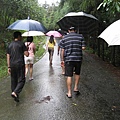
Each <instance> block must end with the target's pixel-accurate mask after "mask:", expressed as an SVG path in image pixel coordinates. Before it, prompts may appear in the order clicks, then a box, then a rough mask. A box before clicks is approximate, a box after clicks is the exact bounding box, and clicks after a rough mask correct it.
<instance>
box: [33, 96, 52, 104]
mask: <svg viewBox="0 0 120 120" xmlns="http://www.w3.org/2000/svg"><path fill="white" fill-rule="evenodd" d="M51 99H52V97H51V96H46V97H43V99H42V100H36V101H35V103H39V104H40V103H43V102H45V103H48V102H49V101H50V100H51Z"/></svg>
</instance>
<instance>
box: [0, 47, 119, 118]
mask: <svg viewBox="0 0 120 120" xmlns="http://www.w3.org/2000/svg"><path fill="white" fill-rule="evenodd" d="M56 50H57V46H56ZM56 50H55V53H54V58H53V65H52V66H49V61H48V53H46V54H45V55H44V56H43V57H42V58H41V60H39V61H38V62H37V63H35V64H34V75H33V76H34V80H33V81H28V80H27V81H26V84H25V87H24V89H23V91H22V92H21V94H20V103H17V104H16V103H15V102H14V101H13V99H12V98H11V96H10V95H11V90H10V78H9V77H8V78H6V79H5V80H2V82H1V83H0V120H120V108H119V105H120V77H119V76H117V75H115V74H114V73H113V72H112V71H110V69H108V66H107V65H105V64H104V62H103V61H100V60H99V58H94V56H90V55H89V54H87V53H84V61H83V64H82V72H81V81H80V86H79V87H80V92H81V95H79V96H75V95H74V93H73V97H72V98H71V99H69V98H67V97H66V92H67V89H66V81H65V80H66V78H65V77H64V76H63V75H62V74H61V67H60V59H59V56H57V51H56ZM116 106H117V108H116ZM114 108H116V109H114Z"/></svg>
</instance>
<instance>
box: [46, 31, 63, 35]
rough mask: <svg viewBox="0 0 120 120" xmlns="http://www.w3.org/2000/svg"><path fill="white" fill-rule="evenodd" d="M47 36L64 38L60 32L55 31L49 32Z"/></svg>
mask: <svg viewBox="0 0 120 120" xmlns="http://www.w3.org/2000/svg"><path fill="white" fill-rule="evenodd" d="M46 35H47V36H51V35H53V36H54V37H62V35H61V34H60V33H59V32H58V31H55V30H53V31H49V32H47V33H46Z"/></svg>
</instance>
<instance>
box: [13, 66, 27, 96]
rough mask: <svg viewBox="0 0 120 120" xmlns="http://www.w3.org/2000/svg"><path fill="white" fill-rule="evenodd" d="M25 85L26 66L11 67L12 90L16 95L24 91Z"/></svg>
mask: <svg viewBox="0 0 120 120" xmlns="http://www.w3.org/2000/svg"><path fill="white" fill-rule="evenodd" d="M24 85H25V65H22V66H15V67H11V90H12V92H15V93H16V94H19V93H20V92H21V91H22V88H23V87H24Z"/></svg>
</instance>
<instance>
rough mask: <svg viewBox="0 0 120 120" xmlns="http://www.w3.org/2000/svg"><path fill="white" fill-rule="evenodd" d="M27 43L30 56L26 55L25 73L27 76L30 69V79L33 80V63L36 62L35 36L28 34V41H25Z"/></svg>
mask: <svg viewBox="0 0 120 120" xmlns="http://www.w3.org/2000/svg"><path fill="white" fill-rule="evenodd" d="M25 45H26V46H27V48H28V52H29V56H28V57H26V56H25V68H26V69H25V75H26V76H27V74H28V71H29V72H30V77H29V80H30V81H31V80H33V64H34V57H35V51H36V46H35V44H34V43H33V37H32V36H28V37H27V42H25Z"/></svg>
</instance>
